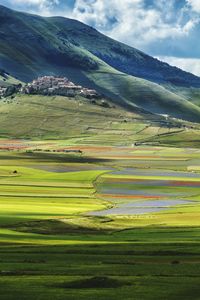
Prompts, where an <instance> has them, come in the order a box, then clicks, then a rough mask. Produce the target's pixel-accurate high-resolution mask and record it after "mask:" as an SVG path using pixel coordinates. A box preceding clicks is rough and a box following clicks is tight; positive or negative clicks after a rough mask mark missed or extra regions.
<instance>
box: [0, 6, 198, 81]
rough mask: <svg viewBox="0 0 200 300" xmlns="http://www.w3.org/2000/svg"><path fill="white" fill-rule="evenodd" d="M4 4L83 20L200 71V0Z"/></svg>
mask: <svg viewBox="0 0 200 300" xmlns="http://www.w3.org/2000/svg"><path fill="white" fill-rule="evenodd" d="M0 4H2V5H5V6H7V7H10V8H12V9H16V10H21V11H25V12H30V13H36V14H40V15H43V16H52V15H60V16H65V17H69V18H74V19H77V20H80V21H82V22H84V23H86V24H88V25H90V26H93V27H95V28H96V29H97V30H99V31H101V32H102V33H104V34H106V35H108V36H110V37H112V38H114V39H116V40H119V41H121V42H124V43H126V44H128V45H130V46H133V47H135V48H137V49H140V50H142V51H144V52H146V53H148V54H150V55H152V56H154V57H157V58H159V59H160V60H163V61H166V62H168V63H170V64H171V65H174V66H178V67H180V68H182V69H184V70H186V71H189V72H192V73H194V74H196V75H199V76H200V41H199V37H200V0H0Z"/></svg>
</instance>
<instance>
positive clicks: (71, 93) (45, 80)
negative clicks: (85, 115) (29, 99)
mask: <svg viewBox="0 0 200 300" xmlns="http://www.w3.org/2000/svg"><path fill="white" fill-rule="evenodd" d="M20 92H21V93H23V94H30V95H31V94H40V95H49V96H50V95H60V96H66V97H75V96H76V95H80V96H83V97H86V98H98V97H99V96H100V95H99V94H98V93H97V92H96V91H95V90H91V89H88V88H84V87H82V86H80V85H75V84H74V83H73V82H71V81H69V80H68V79H67V78H66V77H54V76H44V77H39V78H38V79H36V80H33V82H31V83H28V84H27V85H25V86H23V87H22V88H21V89H20Z"/></svg>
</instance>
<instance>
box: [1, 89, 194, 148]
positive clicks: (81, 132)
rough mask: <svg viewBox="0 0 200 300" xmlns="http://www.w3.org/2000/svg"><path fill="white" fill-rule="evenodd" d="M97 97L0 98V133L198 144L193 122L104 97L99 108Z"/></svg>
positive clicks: (73, 140) (118, 142) (74, 141)
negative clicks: (128, 106) (125, 106)
mask: <svg viewBox="0 0 200 300" xmlns="http://www.w3.org/2000/svg"><path fill="white" fill-rule="evenodd" d="M101 101H102V99H99V100H96V103H91V102H90V101H89V100H88V99H86V98H82V97H80V96H76V98H67V97H60V96H51V97H50V96H39V95H38V96H37V95H34V96H28V95H16V96H15V98H14V99H13V97H12V98H7V99H4V100H2V101H0V137H2V138H6V137H12V138H25V139H27V138H28V139H38V138H41V139H67V141H68V143H69V144H70V143H71V144H97V145H120V146H121V145H132V144H133V143H135V142H142V143H147V144H149V143H150V144H151V143H152V144H155V143H156V144H159V143H160V144H162V145H169V144H170V141H175V140H177V142H176V143H174V142H172V143H171V144H172V145H176V146H179V145H184V144H185V145H186V144H187V145H189V146H194V147H198V146H199V142H198V138H199V135H200V133H199V128H198V126H197V125H194V124H193V125H191V124H190V123H188V122H185V123H184V122H178V121H174V120H172V119H169V120H168V121H166V120H165V118H161V117H160V118H158V117H157V116H156V115H152V114H146V113H145V114H143V113H141V112H138V113H136V112H135V113H132V112H129V111H128V110H125V109H123V108H121V107H120V106H117V105H115V106H114V105H113V104H112V102H110V103H109V101H108V100H106V102H107V104H108V107H103V106H102V102H101ZM183 125H184V126H183ZM190 127H193V129H191V128H190ZM185 133H187V138H186V134H185Z"/></svg>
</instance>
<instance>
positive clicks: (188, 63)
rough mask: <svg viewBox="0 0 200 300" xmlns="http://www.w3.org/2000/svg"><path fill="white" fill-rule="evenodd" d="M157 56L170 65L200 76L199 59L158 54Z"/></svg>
mask: <svg viewBox="0 0 200 300" xmlns="http://www.w3.org/2000/svg"><path fill="white" fill-rule="evenodd" d="M157 58H158V59H159V60H161V61H164V62H167V63H168V64H170V65H171V66H175V67H178V68H180V69H182V70H184V71H187V72H190V73H193V74H195V75H197V76H200V59H196V58H180V57H172V56H159V57H157Z"/></svg>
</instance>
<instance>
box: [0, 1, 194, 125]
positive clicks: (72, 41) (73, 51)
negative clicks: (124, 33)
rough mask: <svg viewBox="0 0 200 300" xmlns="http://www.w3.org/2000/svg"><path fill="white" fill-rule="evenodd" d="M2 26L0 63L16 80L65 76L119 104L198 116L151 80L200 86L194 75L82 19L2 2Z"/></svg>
mask: <svg viewBox="0 0 200 300" xmlns="http://www.w3.org/2000/svg"><path fill="white" fill-rule="evenodd" d="M13 24H14V26H13ZM0 31H1V35H0V67H1V68H4V69H6V70H7V71H8V72H10V73H11V74H13V75H14V76H15V77H17V78H19V79H20V80H23V81H30V80H32V79H33V78H35V77H37V76H38V75H50V74H54V75H62V76H67V77H69V78H70V79H71V80H72V81H74V82H75V83H79V84H82V85H84V86H87V87H92V88H95V89H96V90H97V91H99V92H100V93H103V94H105V95H107V96H109V97H110V98H112V101H113V102H115V103H118V104H120V105H121V106H122V107H128V108H129V109H131V107H132V108H133V109H134V107H136V106H137V107H139V108H141V109H144V110H149V111H150V112H153V113H163V114H170V115H172V116H174V117H179V118H182V119H187V120H191V121H196V122H198V121H199V119H200V109H199V108H198V107H197V106H196V105H194V104H191V103H189V102H188V101H187V100H186V99H185V98H184V97H181V96H179V95H175V94H174V93H172V92H170V91H168V90H167V89H164V88H163V87H161V86H160V85H158V84H157V83H153V82H151V81H155V82H163V80H164V78H165V79H166V80H167V81H169V78H168V77H169V76H171V77H173V76H177V78H179V79H177V81H180V78H181V79H182V80H183V79H184V80H185V81H186V82H185V83H184V84H183V85H186V86H187V85H189V86H200V79H199V78H198V77H195V76H193V75H191V74H188V73H185V72H183V71H180V70H177V69H176V68H172V67H170V66H168V65H166V64H162V63H161V62H158V61H157V60H154V59H153V58H151V57H149V56H147V55H145V54H143V53H141V52H140V51H138V50H136V49H133V48H131V47H128V46H125V45H123V44H121V43H118V42H116V41H113V40H112V39H110V38H108V37H105V36H104V35H102V34H100V33H98V32H97V31H96V30H94V29H92V28H91V27H89V26H86V25H84V24H82V23H80V22H77V21H74V20H69V19H65V18H58V17H56V18H54V17H52V18H43V17H39V16H35V15H29V14H24V13H18V12H15V11H12V10H9V9H7V8H5V7H2V6H1V7H0ZM111 58H112V59H111ZM118 64H119V66H118ZM126 67H127V68H129V69H126ZM131 70H134V71H133V72H131ZM137 70H138V71H137ZM136 71H137V72H136ZM139 71H141V72H142V74H139V73H138V72H139ZM122 72H123V73H122ZM124 72H125V73H124ZM134 72H136V73H134ZM131 75H136V76H140V77H143V78H147V79H150V80H151V81H147V80H144V79H140V78H138V77H134V76H131ZM167 78H168V79H167ZM172 81H173V82H174V79H173V80H172ZM178 84H179V83H178Z"/></svg>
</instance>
